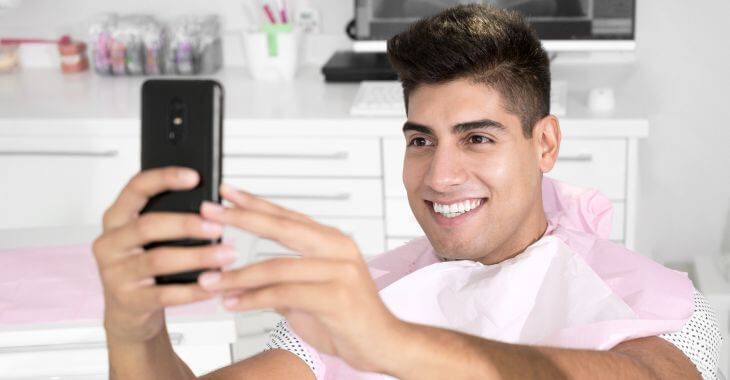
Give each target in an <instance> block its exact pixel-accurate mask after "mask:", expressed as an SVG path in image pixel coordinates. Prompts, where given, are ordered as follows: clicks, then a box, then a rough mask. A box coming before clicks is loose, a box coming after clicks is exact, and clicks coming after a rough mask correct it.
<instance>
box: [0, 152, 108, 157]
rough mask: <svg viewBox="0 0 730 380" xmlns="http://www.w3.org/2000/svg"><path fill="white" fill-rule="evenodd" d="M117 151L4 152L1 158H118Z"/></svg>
mask: <svg viewBox="0 0 730 380" xmlns="http://www.w3.org/2000/svg"><path fill="white" fill-rule="evenodd" d="M118 155H119V151H117V150H106V151H101V152H94V151H63V150H4V151H0V156H64V157H116V156H118Z"/></svg>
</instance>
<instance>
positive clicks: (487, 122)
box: [403, 119, 507, 135]
mask: <svg viewBox="0 0 730 380" xmlns="http://www.w3.org/2000/svg"><path fill="white" fill-rule="evenodd" d="M479 128H487V129H494V130H496V131H505V130H506V129H507V127H505V126H504V124H502V123H500V122H498V121H494V120H491V119H482V120H475V121H467V122H464V123H459V124H456V125H454V126H453V127H451V133H454V134H460V133H465V132H469V131H471V130H473V129H479ZM406 131H416V132H421V133H425V134H427V135H434V131H433V128H431V127H427V126H425V125H423V124H418V123H414V122H412V121H406V122H405V123H404V124H403V133H405V132H406Z"/></svg>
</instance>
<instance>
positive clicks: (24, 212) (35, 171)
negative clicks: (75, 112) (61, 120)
mask: <svg viewBox="0 0 730 380" xmlns="http://www.w3.org/2000/svg"><path fill="white" fill-rule="evenodd" d="M139 168H140V164H139V139H138V138H132V137H115V138H97V137H94V138H90V137H73V138H69V137H53V138H43V137H33V138H29V137H1V138H0V173H2V181H3V186H0V210H2V212H0V228H31V227H42V226H62V225H82V224H90V225H96V224H99V223H101V219H102V214H103V212H104V210H106V208H108V207H109V206H110V205H111V203H112V202H113V201H114V199H116V197H117V195H118V194H119V192H120V191H121V190H122V187H124V185H125V184H126V183H127V182H128V181H129V179H130V178H131V177H132V176H133V175H134V174H135V173H137V172H138V171H139Z"/></svg>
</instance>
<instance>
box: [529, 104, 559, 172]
mask: <svg viewBox="0 0 730 380" xmlns="http://www.w3.org/2000/svg"><path fill="white" fill-rule="evenodd" d="M561 138H562V134H561V132H560V123H559V122H558V118H557V117H555V116H553V115H548V116H545V117H544V118H542V119H541V120H540V121H538V122H537V124H535V128H533V130H532V140H533V143H534V145H535V149H536V153H537V159H538V162H539V164H540V170H541V171H542V172H543V173H547V172H549V171H550V170H551V169H552V168H553V166H554V165H555V161H557V160H558V153H559V152H560V140H561Z"/></svg>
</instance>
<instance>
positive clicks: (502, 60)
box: [388, 4, 550, 138]
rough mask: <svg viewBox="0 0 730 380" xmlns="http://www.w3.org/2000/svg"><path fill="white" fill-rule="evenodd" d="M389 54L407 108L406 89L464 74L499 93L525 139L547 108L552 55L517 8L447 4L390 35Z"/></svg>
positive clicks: (460, 77) (448, 79)
mask: <svg viewBox="0 0 730 380" xmlns="http://www.w3.org/2000/svg"><path fill="white" fill-rule="evenodd" d="M388 59H389V60H390V63H391V65H392V66H393V69H394V70H395V71H396V73H397V74H398V78H399V79H400V81H401V83H402V85H403V96H404V97H405V101H406V111H407V110H408V94H409V93H410V92H411V91H413V90H415V89H416V88H418V86H420V85H423V84H438V83H444V82H448V81H451V80H456V79H464V78H467V79H471V80H473V81H475V82H476V83H483V84H485V85H487V86H489V87H491V88H492V89H494V90H496V91H497V92H499V93H500V94H501V96H502V98H503V100H504V101H503V103H505V104H503V107H505V109H506V110H507V111H508V112H510V113H512V114H514V115H516V116H517V117H519V118H520V121H521V124H522V132H523V134H524V136H525V137H526V138H530V137H532V129H533V127H534V126H535V124H536V123H537V122H538V121H539V120H540V119H542V118H543V117H545V116H547V115H548V114H549V113H550V59H549V58H548V55H547V53H546V52H545V49H543V48H542V44H541V43H540V40H539V38H538V37H537V34H536V33H535V32H534V31H533V30H532V28H530V26H529V25H528V24H527V23H526V22H525V19H524V18H523V17H522V16H521V15H520V14H519V13H517V12H515V11H509V10H504V9H497V8H494V7H490V6H481V5H475V4H471V5H461V6H456V7H453V8H449V9H447V10H445V11H443V12H441V13H439V14H437V15H435V16H432V17H429V18H425V19H423V20H420V21H418V22H416V23H415V24H413V25H412V26H411V27H410V28H409V29H408V30H406V31H405V32H402V33H400V34H398V35H396V36H394V37H392V38H391V39H390V40H388Z"/></svg>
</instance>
